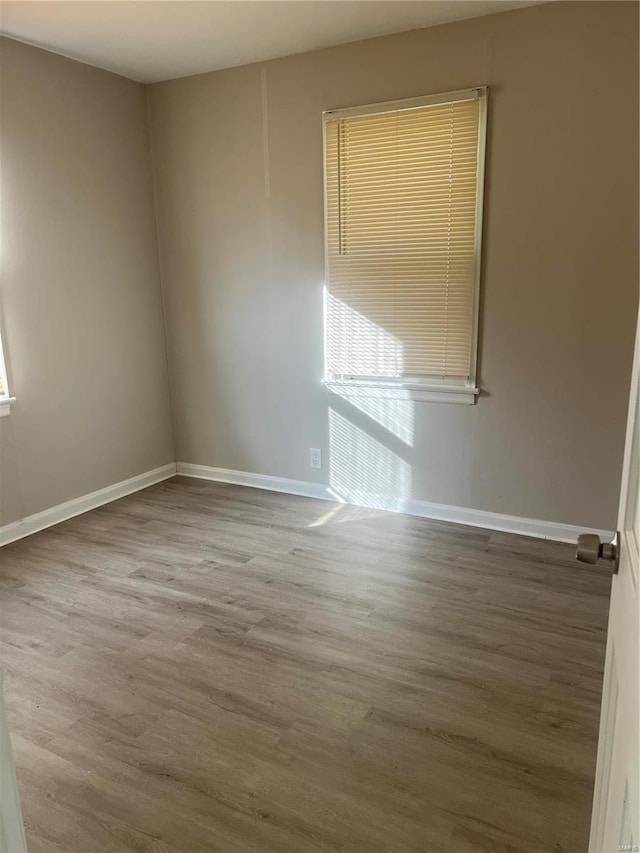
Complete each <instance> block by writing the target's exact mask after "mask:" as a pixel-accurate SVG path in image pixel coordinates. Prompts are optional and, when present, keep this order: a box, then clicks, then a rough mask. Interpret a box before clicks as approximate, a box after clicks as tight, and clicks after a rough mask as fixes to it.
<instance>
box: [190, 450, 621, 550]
mask: <svg viewBox="0 0 640 853" xmlns="http://www.w3.org/2000/svg"><path fill="white" fill-rule="evenodd" d="M177 473H178V474H182V475H184V476H185V477H196V478H198V479H201V480H213V481H215V482H218V483H234V484H236V485H239V486H251V487H252V488H255V489H267V490H268V491H270V492H284V493H286V494H290V495H302V496H303V497H307V498H319V499H320V500H327V501H337V502H338V503H347V504H352V505H354V506H366V507H373V508H375V509H383V510H389V511H391V512H404V513H406V514H407V515H417V516H420V517H421V518H431V519H434V520H437V521H449V522H452V523H453V524H466V525H469V526H470V527H482V528H486V529H488V530H499V531H501V532H503V533H516V534H519V535H521V536H533V537H535V538H537V539H551V540H552V541H554V542H570V543H575V541H576V539H577V538H578V535H579V534H580V533H597V534H598V535H599V536H600V537H601V538H602V539H605V540H609V539H611V537H612V536H613V533H612V531H609V530H596V529H594V528H589V527H577V526H575V525H573V524H561V523H559V522H556V521H542V520H540V519H537V518H524V517H522V516H519V515H504V514H503V513H499V512H487V511H485V510H480V509H467V508H465V507H457V506H448V505H447V504H437V503H431V502H430V501H420V500H416V499H414V498H409V499H403V498H389V497H386V496H379V495H370V496H367V498H366V499H365V500H364V501H358V502H357V503H356V502H355V501H352V500H349V499H347V498H345V497H343V496H340V495H337V494H335V493H334V492H332V491H331V487H330V486H327V485H323V484H322V483H310V482H308V481H306V480H288V479H286V478H285V477H269V476H266V475H265V474H250V473H248V472H246V471H232V470H229V469H227V468H211V467H209V466H208V465H192V464H190V463H189V462H178V463H177Z"/></svg>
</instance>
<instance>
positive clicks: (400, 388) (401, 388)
mask: <svg viewBox="0 0 640 853" xmlns="http://www.w3.org/2000/svg"><path fill="white" fill-rule="evenodd" d="M324 385H325V387H326V389H327V390H328V391H329V393H330V394H335V395H337V396H339V397H375V398H377V399H382V400H414V401H415V402H418V403H458V404H462V405H467V406H472V405H473V404H474V403H475V401H476V397H477V396H478V394H479V393H480V389H479V388H475V387H474V386H469V385H437V384H434V385H427V384H424V385H422V384H416V383H410V382H407V383H403V382H385V381H384V380H380V381H369V380H356V379H325V380H324Z"/></svg>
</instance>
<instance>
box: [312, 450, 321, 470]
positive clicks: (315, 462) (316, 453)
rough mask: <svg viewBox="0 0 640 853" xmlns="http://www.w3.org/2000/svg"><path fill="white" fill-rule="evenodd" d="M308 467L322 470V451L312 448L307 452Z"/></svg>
mask: <svg viewBox="0 0 640 853" xmlns="http://www.w3.org/2000/svg"><path fill="white" fill-rule="evenodd" d="M309 467H310V468H322V450H320V448H319V447H312V448H310V450H309Z"/></svg>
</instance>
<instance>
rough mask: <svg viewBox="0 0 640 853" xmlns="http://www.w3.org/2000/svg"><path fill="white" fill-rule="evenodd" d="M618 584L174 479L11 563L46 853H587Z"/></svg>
mask: <svg viewBox="0 0 640 853" xmlns="http://www.w3.org/2000/svg"><path fill="white" fill-rule="evenodd" d="M609 590H610V577H609V574H608V573H607V571H606V570H603V569H600V568H592V567H586V566H584V565H580V564H578V563H576V562H575V561H574V558H573V550H572V548H571V547H570V546H567V545H559V544H555V543H551V542H545V541H540V540H533V539H527V538H524V537H518V536H512V535H507V534H501V533H493V532H491V531H485V530H477V529H474V528H469V527H462V526H457V525H451V524H445V523H439V522H432V521H427V520H424V519H418V518H411V517H408V516H403V515H396V514H393V513H387V512H383V511H376V510H368V509H357V508H354V507H348V506H341V505H339V504H331V503H327V502H324V501H315V500H310V499H307V498H300V497H294V496H290V495H282V494H275V493H270V492H264V491H258V490H254V489H249V488H244V487H241V486H232V485H222V484H214V483H207V482H204V481H199V480H192V479H188V478H184V477H176V478H175V479H172V480H169V481H167V482H165V483H162V484H160V485H157V486H153V487H152V488H149V489H146V490H145V491H142V492H139V493H137V494H135V495H132V496H130V497H127V498H124V499H122V500H120V501H117V502H115V503H112V504H109V505H108V506H105V507H102V508H100V509H97V510H94V511H92V512H90V513H87V514H85V515H83V516H80V517H78V518H75V519H72V520H70V521H67V522H65V523H63V524H60V525H58V526H56V527H54V528H50V529H49V530H46V531H43V532H41V533H38V534H36V535H34V536H31V537H29V538H28V539H24V540H22V541H19V542H15V543H13V544H11V545H8V546H6V547H5V548H3V549H2V550H1V551H0V594H1V603H0V639H1V646H0V665H1V666H2V669H3V670H4V672H5V674H6V676H5V693H6V700H7V707H8V716H9V724H10V727H11V733H12V740H13V744H14V753H15V760H16V767H17V774H18V780H19V787H20V792H21V797H22V807H23V812H24V818H25V824H26V830H27V838H28V843H29V850H30V853H98V851H100V853H128V851H137V853H216V851H220V853H329V851H340V853H445V852H446V851H456V853H584V851H586V849H587V841H588V833H589V820H590V812H591V797H592V790H593V779H594V770H595V756H596V741H597V731H598V718H599V708H600V693H601V682H602V667H603V662H604V648H605V638H606V621H607V610H608V602H609Z"/></svg>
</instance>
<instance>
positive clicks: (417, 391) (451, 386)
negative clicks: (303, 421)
mask: <svg viewBox="0 0 640 853" xmlns="http://www.w3.org/2000/svg"><path fill="white" fill-rule="evenodd" d="M487 90H488V87H487V86H474V87H473V88H471V89H458V90H456V91H454V92H444V93H442V94H436V95H424V96H422V97H418V98H404V99H402V100H399V101H384V102H381V103H377V104H366V105H364V106H359V107H347V108H346V109H336V110H325V111H324V112H323V113H322V132H323V139H322V149H323V157H324V156H325V153H326V138H325V134H326V123H327V121H328V120H329V119H336V118H349V117H351V116H365V115H374V114H375V113H381V112H389V111H391V110H403V109H406V110H410V109H414V108H415V107H424V106H428V105H430V104H449V103H452V102H454V101H462V100H468V99H469V97H470V96H472V97H475V98H477V99H478V100H479V101H480V121H479V125H478V177H477V182H476V228H475V241H474V279H473V319H472V338H471V366H470V371H469V379H468V380H466V381H465V382H464V383H461V384H456V383H455V382H452V381H451V380H447V381H446V382H440V381H438V380H433V381H432V380H430V379H429V380H424V381H420V382H417V381H412V382H406V381H402V380H398V379H394V378H392V377H388V378H387V377H382V376H381V377H378V378H376V379H364V378H360V377H358V378H357V379H356V378H354V379H345V378H336V377H332V376H330V375H329V371H328V370H327V364H326V354H327V343H326V342H327V326H326V318H327V312H326V292H325V312H324V320H325V335H324V341H325V343H324V348H325V373H324V376H325V378H324V380H323V384H324V385H325V387H326V388H327V390H328V391H329V393H331V394H339V395H340V396H360V397H377V398H386V399H405V400H415V401H416V402H439V403H466V404H468V405H472V404H473V403H475V401H476V399H477V398H478V396H479V395H480V388H479V386H478V384H477V370H478V326H479V314H480V273H481V267H482V214H483V210H484V174H485V154H486V144H487ZM323 169H324V176H325V178H326V173H327V172H326V162H325V163H324V164H323ZM324 216H325V221H324V234H325V279H326V270H328V269H329V260H328V257H327V252H328V246H327V233H328V232H327V190H326V180H325V187H324Z"/></svg>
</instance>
